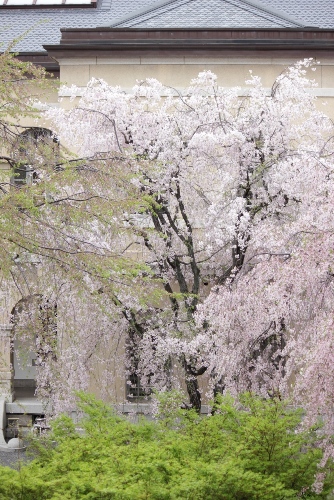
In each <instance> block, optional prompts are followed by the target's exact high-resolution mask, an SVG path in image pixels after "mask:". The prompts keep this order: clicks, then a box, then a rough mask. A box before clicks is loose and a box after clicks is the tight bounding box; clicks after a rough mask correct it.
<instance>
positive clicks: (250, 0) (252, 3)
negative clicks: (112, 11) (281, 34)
mask: <svg viewBox="0 0 334 500" xmlns="http://www.w3.org/2000/svg"><path fill="white" fill-rule="evenodd" d="M192 1H193V0H183V1H182V0H160V1H159V2H157V3H156V4H154V5H151V6H150V7H144V8H142V9H139V10H138V11H136V12H135V13H133V14H131V15H129V16H125V17H123V18H120V19H118V20H117V21H116V22H114V23H112V24H111V25H109V27H110V28H117V27H118V26H120V25H121V24H123V23H125V22H129V21H132V20H135V19H136V18H139V17H141V16H145V14H146V15H149V14H151V13H154V11H158V10H159V9H161V8H162V7H168V5H171V6H172V4H173V3H176V2H182V5H183V4H186V3H189V2H192ZM222 1H227V2H228V3H231V4H233V5H235V6H237V5H236V2H235V0H222ZM237 1H239V2H241V3H243V4H245V6H246V5H247V6H249V7H254V8H256V9H259V10H262V11H263V12H265V13H266V14H269V15H271V16H274V17H276V18H277V17H278V18H280V19H282V20H284V21H288V22H290V23H292V24H295V25H296V26H297V27H301V28H302V27H304V26H305V24H304V23H302V22H301V21H299V20H297V19H294V18H292V17H291V16H288V15H287V14H285V13H284V12H281V11H279V10H277V9H274V8H272V7H268V6H266V5H264V4H263V3H262V2H260V1H258V0H237Z"/></svg>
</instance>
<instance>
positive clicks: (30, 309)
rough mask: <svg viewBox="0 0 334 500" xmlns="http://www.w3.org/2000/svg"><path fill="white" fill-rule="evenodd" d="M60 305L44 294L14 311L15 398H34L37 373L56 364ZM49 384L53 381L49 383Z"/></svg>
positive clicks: (21, 302)
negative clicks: (50, 363)
mask: <svg viewBox="0 0 334 500" xmlns="http://www.w3.org/2000/svg"><path fill="white" fill-rule="evenodd" d="M56 321H57V305H56V303H55V302H54V301H52V300H49V299H46V298H44V297H42V296H41V295H37V294H36V295H32V296H28V297H24V298H23V299H21V300H20V301H19V302H18V303H17V304H16V305H15V307H14V308H13V310H12V324H13V335H12V367H13V387H14V392H15V399H19V398H28V397H29V398H33V397H35V394H36V387H37V385H36V383H37V378H38V370H42V369H43V367H44V366H46V365H47V363H48V361H49V360H52V361H56V342H57V323H56ZM49 382H50V381H49Z"/></svg>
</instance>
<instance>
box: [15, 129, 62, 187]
mask: <svg viewBox="0 0 334 500" xmlns="http://www.w3.org/2000/svg"><path fill="white" fill-rule="evenodd" d="M58 155H59V141H58V139H57V137H56V136H55V135H54V133H53V132H51V130H48V129H45V128H41V127H32V128H28V129H26V130H25V131H24V132H22V134H20V135H19V136H18V138H17V140H16V143H15V147H14V150H13V157H14V159H15V166H14V168H13V175H12V177H11V184H12V185H13V186H15V187H22V186H25V185H32V184H33V183H34V182H38V180H39V177H40V173H39V168H41V166H43V165H44V166H46V165H48V164H49V165H54V163H55V158H56V157H57V156H58Z"/></svg>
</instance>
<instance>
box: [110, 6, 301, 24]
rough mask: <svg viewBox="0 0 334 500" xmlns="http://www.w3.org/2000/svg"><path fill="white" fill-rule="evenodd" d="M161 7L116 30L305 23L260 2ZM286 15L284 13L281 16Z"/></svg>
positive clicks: (127, 22) (131, 19) (133, 19)
mask: <svg viewBox="0 0 334 500" xmlns="http://www.w3.org/2000/svg"><path fill="white" fill-rule="evenodd" d="M159 3H160V4H161V6H160V7H158V8H154V6H153V8H150V9H148V10H147V11H146V13H142V14H139V15H137V16H134V17H132V18H130V19H128V20H124V21H123V22H120V23H119V22H118V23H115V24H114V25H113V26H117V27H134V28H161V27H174V28H181V27H187V28H195V27H206V28H216V27H221V28H228V27H233V28H246V27H247V28H249V27H252V28H253V27H254V28H280V27H298V26H301V25H302V23H298V21H296V22H293V21H292V20H290V19H287V18H286V17H282V16H280V15H279V14H278V15H277V14H272V13H271V12H269V11H268V9H266V8H265V7H264V8H263V9H262V8H259V7H258V5H257V4H258V2H257V3H254V2H249V1H244V0H205V2H203V0H169V1H168V0H166V1H165V2H159ZM282 14H283V16H284V13H282Z"/></svg>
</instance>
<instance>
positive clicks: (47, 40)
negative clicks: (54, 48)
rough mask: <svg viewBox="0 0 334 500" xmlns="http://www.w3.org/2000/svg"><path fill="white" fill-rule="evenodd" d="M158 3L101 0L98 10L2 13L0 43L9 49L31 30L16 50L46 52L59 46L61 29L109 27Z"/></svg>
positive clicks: (7, 11) (19, 10)
mask: <svg viewBox="0 0 334 500" xmlns="http://www.w3.org/2000/svg"><path fill="white" fill-rule="evenodd" d="M155 3H156V0H100V1H98V4H97V8H96V9H87V8H86V9H85V8H81V9H80V8H73V9H72V8H66V9H61V8H54V9H51V8H48V9H42V8H39V9H36V10H34V9H24V8H22V9H15V10H14V9H13V10H11V9H8V10H7V9H1V10H0V40H1V43H2V47H6V46H7V45H8V44H9V43H10V42H11V41H12V40H13V38H17V37H18V36H20V35H22V34H23V33H24V32H25V31H26V30H27V29H29V28H30V29H31V31H30V32H29V33H28V34H27V35H25V36H24V38H23V39H22V40H21V41H19V42H18V44H17V45H16V47H15V50H17V51H19V52H38V51H44V49H43V47H42V46H43V45H45V44H56V43H59V40H60V28H95V27H96V26H109V25H111V24H113V23H114V22H115V21H116V20H117V19H119V18H121V17H124V16H129V15H131V13H133V12H135V11H137V10H138V9H142V8H144V7H146V8H148V7H150V6H151V5H153V4H155Z"/></svg>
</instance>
